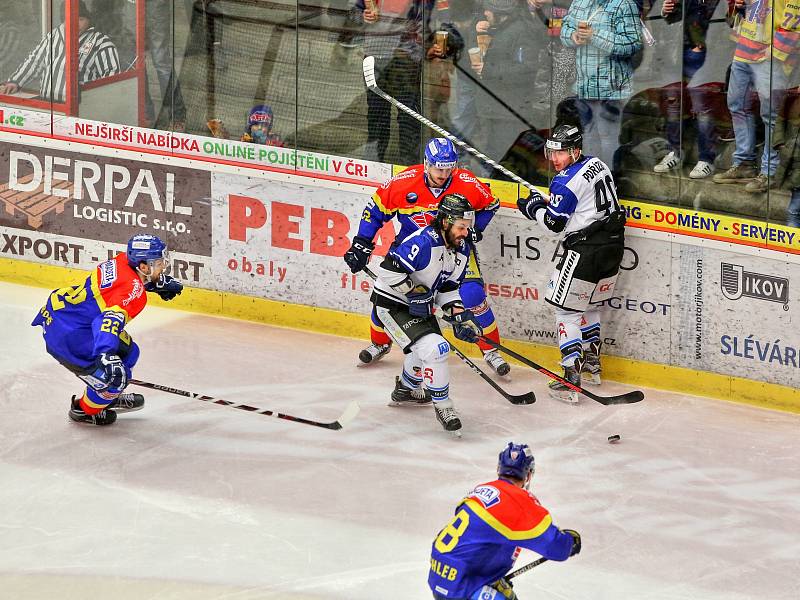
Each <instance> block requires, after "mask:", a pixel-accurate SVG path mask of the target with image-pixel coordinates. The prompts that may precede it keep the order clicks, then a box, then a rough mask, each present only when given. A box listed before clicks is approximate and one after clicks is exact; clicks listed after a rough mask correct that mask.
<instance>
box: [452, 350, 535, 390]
mask: <svg viewBox="0 0 800 600" xmlns="http://www.w3.org/2000/svg"><path fill="white" fill-rule="evenodd" d="M450 347H451V348H452V349H453V352H455V353H456V356H458V358H460V359H461V360H462V362H463V363H464V364H465V365H467V366H468V367H469V368H470V369H472V370H473V371H474V372H475V373H476V374H477V375H478V377H480V378H481V379H483V380H484V381H485V382H486V383H488V384H489V385H490V386H492V387H493V388H494V389H495V390H496V391H497V393H499V394H500V395H501V396H502V397H503V398H505V399H506V400H508V401H509V402H511V404H533V403H534V402H536V396H535V395H534V393H533V392H528V393H526V394H519V395H517V394H509V393H508V392H507V391H505V390H504V389H503V388H502V387H500V385H499V384H498V383H497V382H496V381H494V380H493V379H492V378H491V377H489V376H488V375H487V374H486V373H484V372H483V371H482V370H481V369H480V367H478V365H476V364H475V363H474V362H472V361H471V360H470V359H469V358H468V357H467V356H465V355H464V354H463V353H462V352H461V350H459V349H458V348H456V347H455V346H453V345H452V344H451V345H450Z"/></svg>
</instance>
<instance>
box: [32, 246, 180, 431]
mask: <svg viewBox="0 0 800 600" xmlns="http://www.w3.org/2000/svg"><path fill="white" fill-rule="evenodd" d="M166 266H167V246H166V244H165V243H164V242H163V241H161V240H160V239H159V238H157V237H155V236H153V235H135V236H133V237H132V238H131V239H130V240H129V241H128V248H127V252H120V253H119V254H117V255H116V256H115V257H114V258H112V259H110V260H107V261H105V262H103V263H100V264H99V265H98V266H97V267H96V268H95V269H94V270H93V271H92V273H91V274H90V275H89V276H88V277H87V278H86V281H84V282H83V283H81V284H78V285H76V286H73V287H65V288H61V289H57V290H53V292H52V293H51V294H50V298H48V300H47V303H46V304H45V305H44V306H43V307H42V308H41V309H40V310H39V314H38V315H36V318H35V319H34V320H33V322H32V323H31V325H33V326H39V325H41V327H42V334H43V337H44V342H45V346H46V348H47V352H48V353H49V354H50V355H51V356H52V357H53V358H55V359H56V360H57V361H58V362H60V363H61V364H62V365H63V366H65V367H66V368H67V369H69V370H70V371H72V372H73V373H75V374H76V375H77V376H78V377H79V378H80V379H81V380H83V382H84V383H86V386H87V387H86V391H85V392H84V393H83V395H82V396H81V397H80V398H76V397H75V396H73V397H72V404H71V406H70V409H69V417H70V419H72V420H73V421H78V422H83V423H90V424H93V425H111V424H112V423H113V422H114V421H116V420H117V413H118V412H119V413H122V412H130V411H134V410H139V409H141V408H142V407H143V406H144V397H143V396H142V395H141V394H123V393H122V391H123V390H124V389H125V386H126V385H127V382H128V379H129V378H130V376H131V369H132V368H133V366H134V365H135V364H136V361H137V360H138V358H139V346H137V345H136V343H135V342H134V341H133V340H132V339H131V336H130V335H129V334H128V332H127V331H125V326H126V325H127V324H128V323H129V322H130V321H131V320H132V319H133V318H134V317H136V315H138V314H139V313H140V312H141V311H142V309H144V307H145V305H146V304H147V294H146V293H145V292H155V293H157V294H158V295H159V296H161V297H162V298H163V299H164V300H172V299H173V298H174V297H175V296H176V295H178V294H180V293H181V291H182V290H183V285H182V284H181V283H180V282H179V281H177V280H176V279H173V278H172V277H170V276H169V275H166V274H165V273H164V268H165V267H166Z"/></svg>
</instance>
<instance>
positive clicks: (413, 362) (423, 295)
mask: <svg viewBox="0 0 800 600" xmlns="http://www.w3.org/2000/svg"><path fill="white" fill-rule="evenodd" d="M474 218H475V211H474V210H473V208H472V206H471V205H470V203H469V202H468V201H467V199H466V198H465V197H464V196H462V195H461V194H447V195H446V196H444V197H443V198H442V200H441V202H440V203H439V206H438V211H437V213H436V218H435V219H434V221H433V224H432V225H429V226H428V227H425V228H424V229H420V230H418V231H417V232H415V233H412V234H411V235H410V236H409V237H407V238H406V239H405V240H404V241H403V242H402V243H401V244H399V245H398V246H397V247H395V248H394V249H393V250H390V251H389V253H388V254H387V255H386V258H385V259H384V260H383V262H382V263H381V264H380V266H378V267H376V268H375V274H376V276H377V280H376V281H375V287H374V290H373V293H372V298H371V300H372V303H373V307H374V311H373V312H374V314H375V315H376V317H377V319H378V321H379V324H380V326H381V327H382V328H383V329H384V331H386V333H387V334H388V335H389V336H390V337H391V339H392V340H393V341H394V342H395V343H396V344H397V345H398V347H400V348H402V349H403V352H404V353H405V361H404V363H403V372H402V375H401V376H400V377H397V378H396V381H395V388H394V391H393V392H392V401H393V402H394V404H397V405H401V404H410V405H414V404H416V405H423V404H430V403H431V401H433V408H434V411H435V412H436V418H437V419H438V421H439V423H441V425H442V427H444V429H445V431H449V432H451V433H453V434H454V435H456V436H459V437H460V435H461V431H460V430H461V420H460V419H459V417H458V413H457V412H456V409H455V407H454V406H453V401H452V400H451V399H450V395H449V387H450V373H449V371H448V367H447V358H448V356H449V355H450V344H448V343H447V340H445V339H444V337H442V332H441V330H440V329H439V323H438V321H437V320H436V317H435V316H434V315H433V307H434V304H437V305H438V306H439V307H441V309H442V312H443V313H444V317H443V318H444V319H445V321H448V322H450V323H452V325H453V334H454V335H455V336H456V338H458V339H460V340H463V341H465V342H469V343H475V342H476V341H477V339H478V336H479V335H481V334H482V330H481V327H480V325H478V323H477V322H476V321H475V315H474V314H473V313H472V311H469V310H464V304H463V302H462V301H461V297H460V295H459V288H460V287H461V283H462V282H463V281H464V275H465V273H466V271H467V265H468V262H469V256H470V244H469V242H468V241H467V238H468V236H469V228H470V227H472V226H473V225H474Z"/></svg>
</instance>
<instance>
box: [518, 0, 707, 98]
mask: <svg viewBox="0 0 800 600" xmlns="http://www.w3.org/2000/svg"><path fill="white" fill-rule="evenodd" d="M717 1H719V0H717ZM527 2H528V10H530V11H531V14H533V15H535V16H537V17H538V18H539V19H540V20H541V21H542V22H543V23H544V24H545V26H546V27H547V38H548V41H549V44H548V53H549V54H550V60H551V62H552V65H551V66H552V70H551V75H552V76H551V78H550V90H551V91H550V105H551V106H557V105H558V103H559V102H561V101H562V100H563V99H564V98H566V97H567V96H568V95H569V94H570V93H571V92H572V87H574V85H575V49H574V48H568V47H566V46H564V44H562V43H561V23H562V22H563V21H564V16H565V15H566V14H567V11H568V10H569V7H570V4H572V0H527Z"/></svg>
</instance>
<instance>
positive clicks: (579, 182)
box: [536, 156, 620, 234]
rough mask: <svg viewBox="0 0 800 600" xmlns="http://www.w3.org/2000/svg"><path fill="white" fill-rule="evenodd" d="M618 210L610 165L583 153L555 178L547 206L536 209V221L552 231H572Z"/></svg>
mask: <svg viewBox="0 0 800 600" xmlns="http://www.w3.org/2000/svg"><path fill="white" fill-rule="evenodd" d="M618 210H620V206H619V202H618V201H617V187H616V185H614V178H613V176H612V175H611V171H610V170H609V168H608V166H607V165H606V164H605V163H604V162H603V161H602V160H600V159H599V158H596V157H594V156H584V157H582V158H581V159H580V160H579V161H577V162H575V163H574V164H572V165H570V166H569V167H567V168H566V169H564V170H563V171H561V172H559V173H558V174H557V175H556V176H555V177H554V178H553V181H552V183H551V184H550V200H549V202H548V204H547V209H545V208H544V207H542V208H540V209H538V210H537V211H536V213H537V214H536V222H537V223H539V224H540V225H541V226H542V227H543V228H544V229H545V231H547V232H548V233H550V234H559V233H572V232H573V231H580V230H581V229H585V228H586V227H588V226H589V225H591V224H592V223H594V222H595V221H599V220H601V219H604V218H605V217H607V216H609V215H610V214H611V213H614V212H617V211H618Z"/></svg>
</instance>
